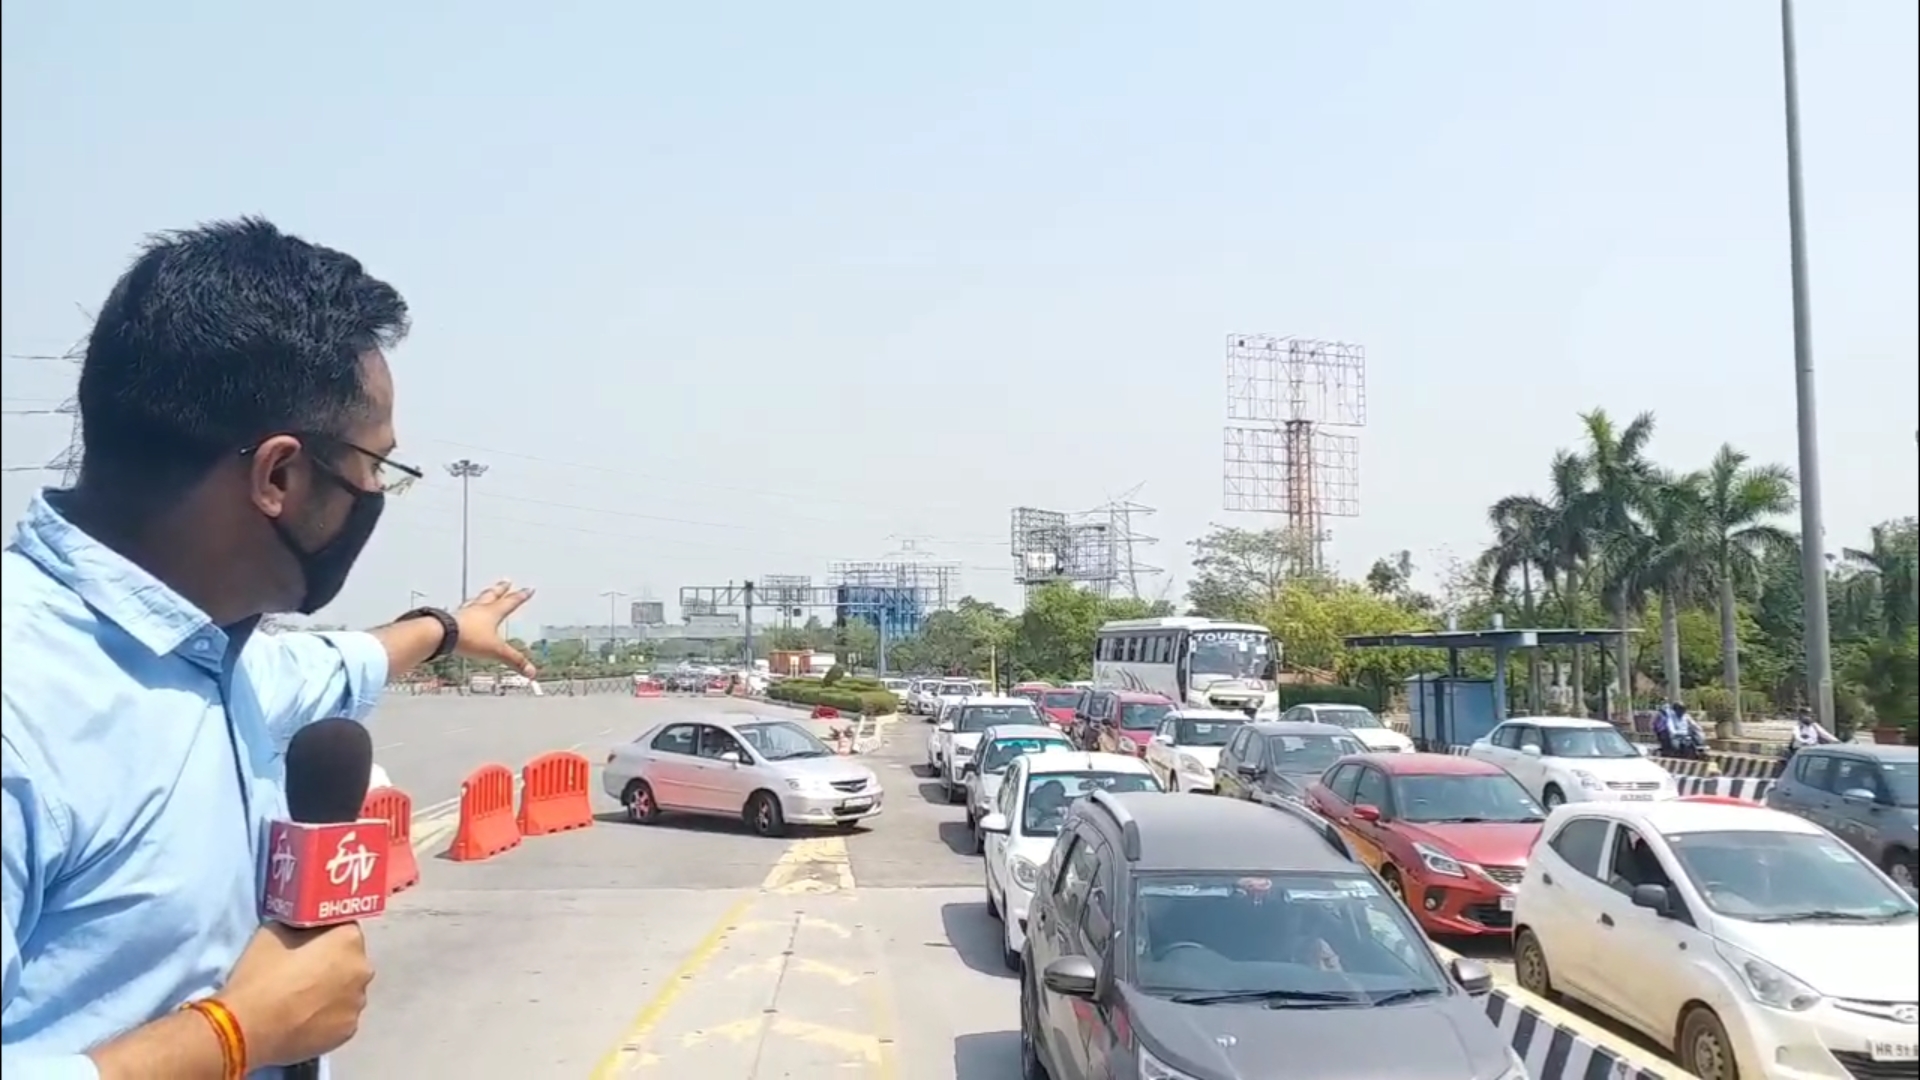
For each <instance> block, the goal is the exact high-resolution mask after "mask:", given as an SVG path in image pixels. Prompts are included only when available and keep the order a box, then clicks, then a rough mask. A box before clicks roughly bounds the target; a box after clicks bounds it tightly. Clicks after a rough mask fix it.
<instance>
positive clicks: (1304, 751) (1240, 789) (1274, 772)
mask: <svg viewBox="0 0 1920 1080" xmlns="http://www.w3.org/2000/svg"><path fill="white" fill-rule="evenodd" d="M1366 749H1367V748H1366V747H1364V746H1362V745H1360V743H1359V741H1358V740H1356V739H1355V738H1354V737H1353V736H1352V735H1350V734H1348V733H1347V729H1346V728H1343V727H1336V726H1334V725H1333V724H1295V723H1280V722H1278V721H1272V720H1269V721H1263V722H1260V723H1252V724H1244V725H1242V726H1241V728H1240V730H1238V731H1236V732H1234V733H1233V737H1232V738H1230V739H1228V740H1227V746H1226V749H1224V750H1222V751H1220V760H1219V762H1218V763H1217V764H1216V765H1215V766H1214V768H1213V776H1214V790H1215V791H1216V793H1218V794H1220V795H1223V796H1225V797H1227V798H1229V799H1242V800H1245V801H1248V802H1257V803H1266V804H1268V805H1275V804H1280V803H1286V804H1291V805H1294V806H1305V805H1306V801H1307V788H1308V787H1310V786H1312V785H1313V783H1314V782H1315V781H1316V780H1319V779H1320V775H1321V774H1322V773H1324V772H1326V771H1327V769H1328V768H1330V767H1331V766H1332V765H1333V763H1334V762H1336V761H1339V760H1340V759H1341V758H1343V757H1346V756H1347V755H1349V754H1363V753H1366Z"/></svg>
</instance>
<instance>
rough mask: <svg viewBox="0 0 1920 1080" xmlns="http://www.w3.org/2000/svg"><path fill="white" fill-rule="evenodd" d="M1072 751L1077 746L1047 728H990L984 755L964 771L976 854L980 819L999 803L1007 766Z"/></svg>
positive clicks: (977, 756) (985, 736)
mask: <svg viewBox="0 0 1920 1080" xmlns="http://www.w3.org/2000/svg"><path fill="white" fill-rule="evenodd" d="M1071 749H1073V744H1072V743H1070V742H1068V741H1067V737H1066V736H1065V735H1062V734H1061V733H1060V732H1059V731H1058V730H1056V729H1055V728H1053V727H1050V726H1048V725H1046V724H1007V725H1005V726H999V727H990V728H988V729H987V730H986V732H985V733H984V734H982V735H981V736H980V751H979V752H978V753H976V754H974V755H973V758H972V759H971V760H969V761H968V762H967V763H966V764H965V765H963V766H961V769H960V774H961V776H963V777H964V778H965V786H966V789H967V832H968V834H969V835H970V836H971V837H972V838H973V852H974V854H976V855H978V854H979V853H980V851H981V844H982V840H983V839H984V837H983V836H982V835H981V833H980V827H979V826H980V819H981V818H982V817H985V816H986V815H987V813H988V812H989V811H991V810H992V809H993V806H994V804H995V803H996V802H997V801H998V800H999V798H1000V782H1001V781H1002V780H1005V779H1006V776H1007V766H1009V765H1012V764H1013V759H1014V758H1017V757H1020V756H1022V755H1023V754H1038V753H1042V752H1045V751H1048V750H1071Z"/></svg>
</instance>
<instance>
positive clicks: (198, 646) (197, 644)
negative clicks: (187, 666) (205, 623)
mask: <svg viewBox="0 0 1920 1080" xmlns="http://www.w3.org/2000/svg"><path fill="white" fill-rule="evenodd" d="M212 647H213V646H211V645H209V644H207V639H206V638H198V639H196V640H195V641H194V643H193V651H194V652H202V653H203V652H206V651H207V650H208V649H210V648H212Z"/></svg>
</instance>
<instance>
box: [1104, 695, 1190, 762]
mask: <svg viewBox="0 0 1920 1080" xmlns="http://www.w3.org/2000/svg"><path fill="white" fill-rule="evenodd" d="M1113 696H1114V702H1113V708H1112V710H1111V711H1110V712H1109V713H1108V714H1107V715H1106V716H1104V717H1102V718H1101V719H1100V720H1099V722H1098V724H1097V726H1096V727H1095V728H1094V731H1093V739H1094V744H1095V745H1094V749H1096V750H1104V751H1106V752H1108V753H1110V754H1132V755H1133V756H1134V757H1146V756H1147V744H1148V743H1149V742H1152V741H1153V733H1154V732H1156V731H1159V730H1160V721H1162V720H1165V719H1166V718H1167V714H1168V713H1170V712H1172V711H1173V702H1172V701H1170V700H1168V699H1167V698H1163V697H1161V696H1160V695H1159V694H1134V693H1124V692H1123V693H1116V694H1114V695H1113Z"/></svg>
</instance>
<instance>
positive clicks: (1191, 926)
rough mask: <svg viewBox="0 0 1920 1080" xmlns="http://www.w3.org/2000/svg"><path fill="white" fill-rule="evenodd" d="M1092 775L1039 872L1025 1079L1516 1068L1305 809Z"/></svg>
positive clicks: (1232, 1077) (1478, 1013) (1348, 1075)
mask: <svg viewBox="0 0 1920 1080" xmlns="http://www.w3.org/2000/svg"><path fill="white" fill-rule="evenodd" d="M1280 810H1281V812H1280V813H1275V812H1274V811H1273V810H1269V809H1265V808H1261V807H1257V806H1252V805H1248V804H1246V803H1231V802H1225V801H1222V800H1217V799H1182V798H1170V797H1168V796H1165V795H1160V794H1144V793H1143V794H1114V793H1111V792H1104V791H1101V792H1095V793H1094V794H1093V795H1091V796H1090V797H1088V798H1086V799H1082V800H1079V801H1078V802H1076V803H1074V805H1073V808H1072V809H1071V810H1070V811H1069V813H1068V816H1067V821H1066V824H1065V826H1064V827H1063V828H1062V830H1061V833H1060V840H1059V843H1058V844H1057V845H1056V846H1055V847H1054V852H1053V857H1052V859H1051V860H1049V862H1048V864H1047V865H1046V866H1045V867H1044V868H1042V870H1041V872H1040V882H1039V886H1040V887H1039V888H1038V889H1037V890H1036V895H1035V897H1034V901H1033V907H1032V909H1031V914H1030V916H1029V923H1028V937H1027V945H1026V951H1025V954H1024V955H1023V956H1022V965H1021V967H1022V971H1021V976H1020V1048H1021V1076H1022V1077H1023V1078H1025V1080H1039V1078H1050V1080H1123V1078H1124V1080H1137V1078H1140V1077H1155V1078H1159V1077H1180V1078H1190V1080H1237V1078H1240V1077H1247V1076H1256V1075H1257V1076H1267V1075H1275V1073H1274V1070H1275V1069H1276V1068H1277V1063H1280V1062H1285V1066H1286V1069H1285V1071H1286V1075H1287V1076H1288V1077H1293V1078H1298V1080H1334V1078H1338V1080H1355V1078H1373V1077H1382V1076H1395V1077H1433V1078H1434V1080H1442V1078H1444V1080H1457V1078H1459V1077H1465V1076H1472V1077H1485V1078H1489V1080H1492V1078H1500V1080H1507V1078H1524V1077H1525V1076H1526V1073H1525V1070H1524V1069H1523V1068H1522V1067H1521V1065H1520V1062H1519V1059H1518V1058H1517V1057H1515V1055H1514V1054H1513V1052H1512V1051H1511V1050H1509V1049H1508V1047H1507V1044H1506V1042H1505V1040H1503V1039H1502V1038H1501V1036H1500V1034H1499V1032H1498V1031H1497V1030H1495V1028H1494V1026H1493V1024H1492V1023H1491V1022H1490V1021H1489V1020H1488V1019H1487V1014H1486V1011H1485V1008H1484V1005H1483V1003H1482V1002H1481V1001H1480V1000H1479V999H1478V998H1477V997H1476V996H1475V995H1480V994H1485V993H1486V992H1488V990H1489V989H1490V988H1491V986H1492V977H1491V975H1490V974H1489V973H1488V971H1487V969H1486V966H1485V965H1483V964H1481V963H1479V962H1478V961H1474V960H1456V961H1454V962H1453V963H1452V964H1451V965H1447V966H1443V965H1442V964H1441V963H1440V961H1439V959H1438V958H1437V957H1436V955H1435V954H1434V952H1433V949H1432V946H1430V945H1429V944H1428V943H1427V940H1426V938H1425V937H1424V936H1422V935H1421V933H1420V930H1419V928H1418V927H1416V926H1415V925H1414V924H1413V920H1412V918H1411V917H1410V916H1409V915H1408V913H1407V910H1406V908H1404V907H1403V906H1401V904H1400V903H1399V902H1398V901H1396V900H1395V899H1393V897H1392V896H1391V895H1389V894H1388V893H1387V891H1386V889H1385V887H1384V886H1382V885H1381V884H1380V881H1379V879H1378V878H1376V877H1375V876H1374V875H1373V874H1372V873H1371V872H1370V871H1368V870H1367V868H1366V867H1365V866H1364V865H1362V864H1360V863H1358V862H1356V861H1354V859H1353V857H1352V854H1351V853H1350V852H1349V851H1348V849H1347V847H1346V845H1345V843H1344V842H1342V840H1341V839H1340V836H1339V834H1338V833H1337V832H1335V831H1334V829H1333V827H1332V826H1331V825H1330V824H1328V823H1327V822H1326V821H1324V820H1322V819H1320V818H1317V817H1315V816H1314V815H1312V814H1311V813H1310V812H1309V811H1306V810H1304V809H1298V808H1295V807H1293V806H1291V805H1290V804H1289V805H1282V806H1281V807H1280Z"/></svg>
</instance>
